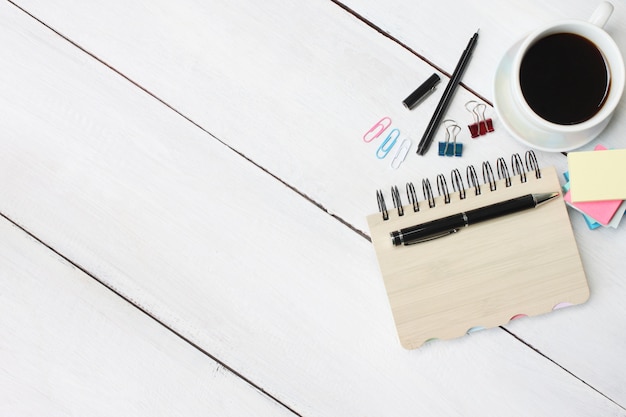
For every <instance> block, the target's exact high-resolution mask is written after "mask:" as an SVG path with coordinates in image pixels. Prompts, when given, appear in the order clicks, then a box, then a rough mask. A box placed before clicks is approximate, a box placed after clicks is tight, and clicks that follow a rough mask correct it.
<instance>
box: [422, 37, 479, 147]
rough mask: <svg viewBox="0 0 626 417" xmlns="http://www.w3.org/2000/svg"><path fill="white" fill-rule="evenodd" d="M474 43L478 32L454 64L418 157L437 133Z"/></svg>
mask: <svg viewBox="0 0 626 417" xmlns="http://www.w3.org/2000/svg"><path fill="white" fill-rule="evenodd" d="M476 41H478V31H476V33H474V36H472V38H471V39H470V41H469V43H468V44H467V47H466V48H465V50H464V51H463V54H462V55H461V59H459V62H458V63H457V64H456V68H455V69H454V72H453V73H452V78H450V81H448V85H447V86H446V89H445V90H444V91H443V95H442V96H441V100H440V101H439V104H437V108H436V109H435V113H433V117H432V118H431V119H430V122H429V123H428V126H427V127H426V131H425V132H424V136H422V140H420V143H419V144H418V145H417V154H418V155H424V154H425V153H426V151H427V150H428V148H429V147H430V144H431V143H432V141H433V138H434V137H435V132H436V131H437V128H438V127H439V124H440V123H441V120H442V119H443V117H444V116H445V114H446V110H447V109H448V106H449V105H450V102H451V101H452V97H453V96H454V92H455V91H456V88H457V87H458V85H459V82H461V76H462V75H463V72H464V71H465V68H466V67H467V64H468V62H469V59H470V57H471V56H472V51H473V50H474V47H475V46H476Z"/></svg>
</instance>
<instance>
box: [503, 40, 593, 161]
mask: <svg viewBox="0 0 626 417" xmlns="http://www.w3.org/2000/svg"><path fill="white" fill-rule="evenodd" d="M520 43H521V41H520V42H518V43H516V44H515V45H513V46H512V47H511V48H510V49H509V50H508V51H507V53H506V54H505V55H504V57H503V58H502V60H501V61H500V64H499V65H498V69H497V70H496V76H495V79H494V89H493V93H494V108H495V110H496V113H497V115H498V117H499V119H500V122H502V124H503V125H504V127H505V128H506V130H508V131H509V133H510V134H511V135H512V136H513V137H514V138H515V139H517V140H518V141H520V142H522V143H523V144H525V145H527V146H530V147H531V148H534V149H538V150H541V151H546V152H566V151H571V150H572V149H576V148H580V147H581V146H583V145H585V144H587V143H589V142H591V141H592V140H593V139H594V138H593V137H591V138H589V137H587V138H580V139H576V140H575V141H574V142H572V139H571V138H570V139H569V140H568V142H567V143H565V141H564V140H563V138H560V137H559V135H555V134H553V133H550V132H546V131H544V130H541V129H539V128H538V127H535V126H532V125H531V124H529V123H527V122H525V121H523V120H522V119H521V117H520V115H519V114H518V111H517V110H516V108H515V105H514V104H513V98H512V93H511V90H512V88H511V77H510V76H509V74H510V73H511V63H512V62H513V55H514V53H515V50H516V49H517V48H518V47H519V44H520Z"/></svg>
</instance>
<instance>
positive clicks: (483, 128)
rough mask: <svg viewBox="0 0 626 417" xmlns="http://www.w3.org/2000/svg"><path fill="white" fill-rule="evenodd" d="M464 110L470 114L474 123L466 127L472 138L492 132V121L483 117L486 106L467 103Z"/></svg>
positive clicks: (474, 102) (473, 102) (472, 102)
mask: <svg viewBox="0 0 626 417" xmlns="http://www.w3.org/2000/svg"><path fill="white" fill-rule="evenodd" d="M470 105H471V107H470ZM465 108H466V109H467V111H469V112H470V113H472V116H473V118H474V122H473V123H472V124H470V125H468V126H467V127H468V128H469V131H470V134H471V136H472V138H477V137H478V136H482V135H486V134H487V133H490V132H493V131H494V128H493V120H491V118H489V119H487V118H486V117H485V109H486V108H487V105H486V104H484V103H477V102H476V101H468V102H467V103H466V104H465Z"/></svg>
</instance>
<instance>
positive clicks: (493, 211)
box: [390, 193, 559, 246]
mask: <svg viewBox="0 0 626 417" xmlns="http://www.w3.org/2000/svg"><path fill="white" fill-rule="evenodd" d="M558 195H559V193H543V194H527V195H523V196H521V197H517V198H513V199H511V200H506V201H501V202H499V203H495V204H491V205H489V206H485V207H481V208H477V209H474V210H469V211H466V212H464V213H458V214H453V215H452V216H448V217H443V218H441V219H436V220H433V221H430V222H426V223H422V224H418V225H416V226H411V227H406V228H404V229H400V230H398V231H395V232H391V233H390V235H391V242H392V243H393V245H394V246H399V245H412V244H414V243H420V242H425V241H427V240H432V239H436V238H438V237H442V236H447V235H450V234H452V233H455V232H458V231H459V229H461V228H462V227H467V226H471V225H472V224H475V223H480V222H482V221H485V220H491V219H495V218H497V217H502V216H506V215H507V214H513V213H517V212H518V211H522V210H526V209H530V208H534V207H537V206H539V205H540V204H543V203H547V202H548V201H550V200H552V199H553V198H554V197H556V196H558Z"/></svg>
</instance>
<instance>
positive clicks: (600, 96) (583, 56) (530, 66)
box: [519, 33, 610, 125]
mask: <svg viewBox="0 0 626 417" xmlns="http://www.w3.org/2000/svg"><path fill="white" fill-rule="evenodd" d="M519 75H520V87H521V89H522V94H523V95H524V99H525V100H526V102H527V103H528V105H529V106H530V108H531V109H532V110H533V111H534V112H535V113H536V114H537V115H538V116H540V117H541V118H543V119H544V120H547V121H549V122H552V123H556V124H560V125H573V124H577V123H582V122H584V121H586V120H589V119H590V118H592V117H593V116H594V115H595V114H596V113H597V112H598V111H599V110H600V109H601V108H602V105H603V104H604V102H605V100H606V97H607V95H608V92H609V88H610V78H609V70H608V68H607V64H606V62H605V61H604V57H603V56H602V52H600V50H599V49H598V48H597V47H596V45H595V44H594V43H593V42H591V41H589V40H588V39H586V38H584V37H582V36H580V35H576V34H573V33H555V34H552V35H548V36H546V37H544V38H542V39H539V40H538V41H537V42H535V43H534V44H533V45H531V47H530V48H529V49H528V51H526V54H525V55H524V57H523V58H522V62H521V66H520V74H519Z"/></svg>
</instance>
